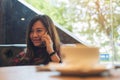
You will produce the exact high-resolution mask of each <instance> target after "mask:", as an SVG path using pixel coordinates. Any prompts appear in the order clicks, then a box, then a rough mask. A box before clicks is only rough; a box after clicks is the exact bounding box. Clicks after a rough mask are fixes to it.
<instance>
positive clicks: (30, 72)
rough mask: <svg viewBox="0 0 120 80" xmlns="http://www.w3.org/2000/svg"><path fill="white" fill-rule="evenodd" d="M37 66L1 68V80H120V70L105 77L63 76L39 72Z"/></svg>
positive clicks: (54, 72) (50, 72)
mask: <svg viewBox="0 0 120 80" xmlns="http://www.w3.org/2000/svg"><path fill="white" fill-rule="evenodd" d="M36 67H37V66H12V67H0V80H120V70H119V69H116V70H115V69H114V70H111V71H110V72H109V73H110V75H104V76H84V77H82V76H62V75H61V74H60V73H59V72H56V71H37V70H36Z"/></svg>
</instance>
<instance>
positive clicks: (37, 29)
mask: <svg viewBox="0 0 120 80" xmlns="http://www.w3.org/2000/svg"><path fill="white" fill-rule="evenodd" d="M45 33H46V28H45V27H44V25H43V24H42V22H41V21H39V20H38V21H36V22H35V23H34V24H33V26H32V30H31V32H30V39H31V41H32V43H33V45H34V46H36V47H39V46H40V45H41V44H42V39H41V37H42V35H44V34H45Z"/></svg>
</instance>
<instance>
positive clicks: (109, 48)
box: [0, 0, 120, 63]
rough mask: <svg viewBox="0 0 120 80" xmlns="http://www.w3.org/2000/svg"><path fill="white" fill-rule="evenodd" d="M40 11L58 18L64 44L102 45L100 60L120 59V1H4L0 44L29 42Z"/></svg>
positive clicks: (0, 7)
mask: <svg viewBox="0 0 120 80" xmlns="http://www.w3.org/2000/svg"><path fill="white" fill-rule="evenodd" d="M36 14H47V15H49V16H50V17H51V18H52V19H53V20H54V23H55V25H56V27H57V30H58V33H59V36H60V40H61V43H63V44H74V43H75V44H76V43H80V44H82V45H86V46H95V47H99V48H100V50H99V52H100V62H108V63H109V62H114V63H119V62H120V17H119V16H120V0H0V44H1V45H13V44H25V34H26V33H25V32H26V27H27V24H28V23H29V21H30V19H31V18H32V17H33V16H34V15H36ZM14 46H15V45H14ZM17 46H19V45H17ZM22 47H25V45H23V46H22Z"/></svg>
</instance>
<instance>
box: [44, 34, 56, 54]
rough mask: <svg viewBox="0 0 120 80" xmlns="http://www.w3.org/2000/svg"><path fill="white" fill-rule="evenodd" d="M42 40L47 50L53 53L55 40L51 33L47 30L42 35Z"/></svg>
mask: <svg viewBox="0 0 120 80" xmlns="http://www.w3.org/2000/svg"><path fill="white" fill-rule="evenodd" d="M42 41H44V42H45V45H46V49H47V52H48V53H49V54H50V53H52V52H54V49H53V42H52V40H51V38H50V36H49V34H47V32H46V33H45V34H44V35H43V36H42Z"/></svg>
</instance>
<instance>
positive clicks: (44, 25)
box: [12, 15, 61, 65]
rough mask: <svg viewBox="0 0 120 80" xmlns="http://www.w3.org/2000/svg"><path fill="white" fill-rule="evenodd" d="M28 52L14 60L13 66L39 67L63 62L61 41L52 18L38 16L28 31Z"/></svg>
mask: <svg viewBox="0 0 120 80" xmlns="http://www.w3.org/2000/svg"><path fill="white" fill-rule="evenodd" d="M26 38H27V51H26V53H23V52H21V53H20V54H19V55H17V57H15V58H14V59H13V60H12V63H13V65H39V64H48V63H49V62H50V61H52V62H57V63H60V62H61V55H60V41H59V37H58V34H57V31H56V28H55V25H54V23H53V21H52V20H51V18H50V17H49V16H47V15H37V16H35V17H34V18H33V19H32V20H31V21H30V23H29V26H28V29H27V37H26Z"/></svg>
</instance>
